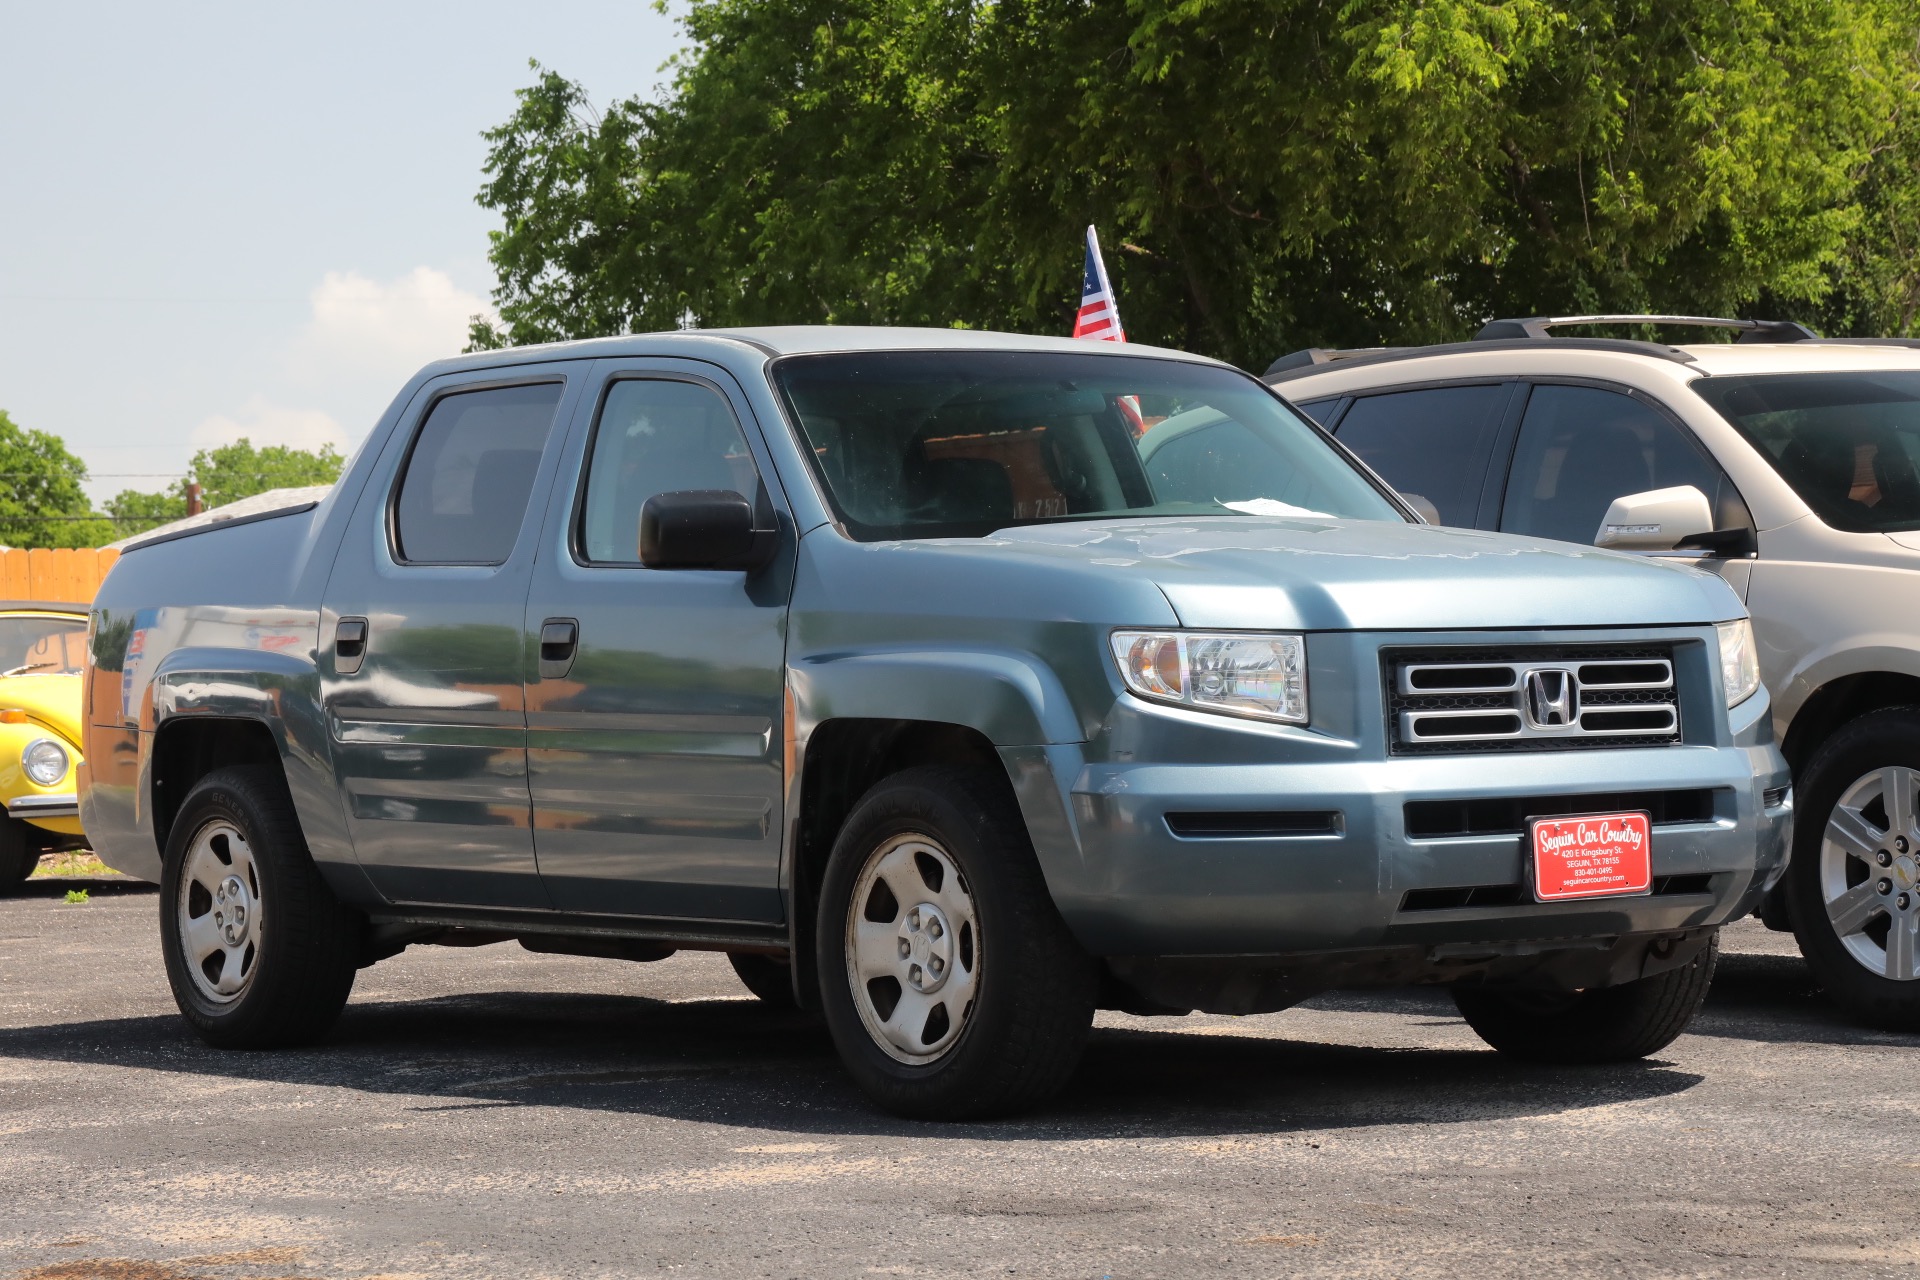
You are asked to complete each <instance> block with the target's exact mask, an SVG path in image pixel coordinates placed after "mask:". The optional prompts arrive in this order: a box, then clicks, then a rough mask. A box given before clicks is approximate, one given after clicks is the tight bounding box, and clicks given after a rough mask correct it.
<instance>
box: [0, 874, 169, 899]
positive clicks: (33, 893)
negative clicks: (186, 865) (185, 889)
mask: <svg viewBox="0 0 1920 1280" xmlns="http://www.w3.org/2000/svg"><path fill="white" fill-rule="evenodd" d="M74 889H84V890H86V892H87V896H88V897H90V898H116V897H125V896H129V895H139V894H148V893H158V892H160V886H159V885H157V884H149V883H148V882H146V881H145V880H135V879H134V878H133V877H132V876H34V877H33V878H32V879H30V880H23V881H21V882H20V883H19V884H18V885H15V886H14V887H13V888H12V889H9V890H8V891H7V893H6V897H8V898H64V897H66V896H67V894H68V893H69V892H70V891H72V890H74Z"/></svg>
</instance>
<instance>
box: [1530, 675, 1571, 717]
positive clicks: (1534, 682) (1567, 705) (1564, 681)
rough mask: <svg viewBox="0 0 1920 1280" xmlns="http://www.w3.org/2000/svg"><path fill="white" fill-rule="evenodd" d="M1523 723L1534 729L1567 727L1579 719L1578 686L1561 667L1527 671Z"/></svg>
mask: <svg viewBox="0 0 1920 1280" xmlns="http://www.w3.org/2000/svg"><path fill="white" fill-rule="evenodd" d="M1526 687H1527V723H1528V724H1529V725H1531V726H1532V727H1533V728H1535V729H1571V728H1573V727H1574V726H1575V725H1576V724H1578V723H1579V720H1580V686H1579V683H1578V682H1577V681H1575V680H1574V678H1573V672H1571V671H1569V670H1567V669H1566V668H1565V667H1536V668H1534V669H1533V670H1531V671H1529V672H1527V685H1526Z"/></svg>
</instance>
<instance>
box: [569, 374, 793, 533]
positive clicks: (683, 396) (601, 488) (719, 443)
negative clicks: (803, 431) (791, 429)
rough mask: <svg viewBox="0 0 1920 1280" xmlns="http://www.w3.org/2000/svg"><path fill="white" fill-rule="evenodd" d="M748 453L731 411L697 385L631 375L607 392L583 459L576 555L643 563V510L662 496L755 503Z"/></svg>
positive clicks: (708, 389) (707, 389)
mask: <svg viewBox="0 0 1920 1280" xmlns="http://www.w3.org/2000/svg"><path fill="white" fill-rule="evenodd" d="M758 480H759V472H758V471H757V470H756V469H755V468H754V465H753V455H752V454H750V453H748V452H747V441H746V437H744V436H742V435H741V434H740V424H739V423H738V422H736V421H735V420H734V416H733V410H732V409H730V408H729V407H728V406H727V402H726V400H725V398H724V397H722V396H721V395H720V393H719V392H717V391H715V390H713V389H712V388H711V387H706V386H702V385H700V384H699V383H697V382H669V381H665V380H656V379H643V378H629V379H625V380H622V381H620V382H616V383H614V384H613V386H612V387H610V388H609V389H608V390H607V395H606V402H605V403H604V404H603V405H602V406H601V408H600V421H599V422H598V423H597V424H596V425H595V427H594V433H593V454H592V456H591V457H590V458H589V459H588V462H587V497H586V501H585V503H584V504H582V508H581V516H580V522H581V531H580V550H581V552H582V555H583V556H584V558H585V559H586V560H588V561H589V562H591V563H595V564H638V563H639V562H640V508H641V507H643V506H645V505H646V503H647V499H648V498H651V497H653V496H654V495H655V494H660V493H677V492H680V491H682V490H687V489H731V490H732V491H733V492H735V493H739V494H743V495H745V496H746V497H747V498H748V499H750V500H751V499H752V498H753V497H754V495H755V492H756V491H757V489H758V487H759V485H758Z"/></svg>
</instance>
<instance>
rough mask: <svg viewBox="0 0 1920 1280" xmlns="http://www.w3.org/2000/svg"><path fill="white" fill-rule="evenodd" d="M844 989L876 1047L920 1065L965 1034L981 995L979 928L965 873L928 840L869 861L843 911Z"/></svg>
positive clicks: (888, 845) (885, 848)
mask: <svg viewBox="0 0 1920 1280" xmlns="http://www.w3.org/2000/svg"><path fill="white" fill-rule="evenodd" d="M845 951H846V957H847V985H848V987H849V988H850V989H851V990H852V994H853V1003H854V1007H855V1008H857V1009H859V1011H860V1021H861V1022H862V1023H864V1024H865V1025H866V1028H867V1034H868V1035H870V1036H872V1037H873V1042H874V1043H875V1044H876V1045H879V1046H880V1048H881V1049H882V1050H883V1051H884V1052H885V1053H886V1054H887V1055H888V1056H889V1057H891V1058H893V1059H894V1060H895V1061H898V1062H905V1063H909V1064H912V1065H915V1066H924V1065H926V1064H927V1063H930V1062H933V1061H935V1060H936V1059H938V1058H939V1057H940V1056H941V1055H942V1054H944V1053H946V1052H947V1050H949V1049H951V1048H952V1047H953V1045H954V1044H955V1042H956V1041H958V1040H959V1038H960V1034H961V1032H963V1031H964V1030H966V1026H967V1018H968V1017H969V1015H971V1014H972V1012H973V1004H974V1001H975V1000H976V999H977V998H978V996H979V993H980V923H979V919H978V916H977V914H976V912H975V910H974V905H973V895H972V894H971V893H970V892H968V890H967V886H966V882H965V881H964V880H963V879H962V878H961V876H960V869H959V868H958V867H957V866H955V865H954V862H953V859H952V858H950V857H948V856H947V852H946V850H944V849H942V848H941V847H940V846H939V844H938V843H936V842H935V841H934V840H933V839H932V838H931V837H928V836H925V835H918V834H913V835H901V836H894V837H893V838H891V839H889V840H888V841H886V842H885V843H884V844H882V845H881V846H880V847H879V848H877V849H875V850H874V851H873V853H872V854H871V855H869V856H868V858H867V865H866V866H865V867H863V868H861V871H860V878H859V879H858V880H857V881H855V883H854V886H853V903H852V906H851V907H850V909H849V910H848V911H847V937H846V947H845Z"/></svg>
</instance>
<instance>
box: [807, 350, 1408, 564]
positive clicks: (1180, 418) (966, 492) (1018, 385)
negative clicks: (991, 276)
mask: <svg viewBox="0 0 1920 1280" xmlns="http://www.w3.org/2000/svg"><path fill="white" fill-rule="evenodd" d="M773 376H774V381H775V383H776V385H777V386H778V387H779V389H780V393H781V395H782V396H783V397H784V398H785V400H786V403H787V407H788V410H789V412H790V414H791V416H792V418H793V420H794V421H795V422H796V423H797V424H798V425H799V427H800V430H801V432H802V433H803V434H804V436H805V437H806V441H807V444H808V445H809V446H811V450H812V453H813V458H814V464H815V466H816V467H817V468H818V471H819V474H820V477H821V479H822V480H823V481H824V482H825V484H826V487H827V490H828V492H829V495H830V497H831V500H832V502H833V506H834V509H835V513H836V514H837V515H838V516H839V518H840V521H841V523H842V525H843V526H844V527H845V528H846V529H847V532H848V533H849V534H851V535H852V536H853V537H855V538H858V539H861V540H862V541H873V540H876V539H882V538H906V537H979V536H983V535H985V534H988V533H991V532H993V531H994V530H995V529H1003V528H1006V527H1007V526H1009V525H1016V524H1035V523H1039V522H1042V521H1054V520H1087V519H1097V518H1101V517H1115V516H1140V515H1153V516H1160V515H1164V516H1178V517H1182V518H1191V517H1193V516H1196V515H1217V516H1228V515H1320V516H1336V517H1341V518H1345V519H1358V520H1404V519H1405V517H1404V516H1402V515H1401V514H1400V512H1399V511H1398V510H1396V509H1395V508H1394V506H1393V504H1392V503H1391V502H1390V501H1388V499H1387V498H1385V497H1384V496H1382V494H1381V493H1380V492H1379V490H1377V489H1376V488H1374V486H1373V485H1372V484H1371V483H1370V482H1369V481H1368V480H1367V479H1366V478H1365V477H1364V476H1363V475H1361V473H1360V472H1359V471H1357V470H1355V469H1354V467H1353V466H1352V465H1351V464H1350V463H1348V462H1347V460H1346V459H1345V458H1344V457H1343V456H1342V455H1341V454H1340V453H1339V452H1338V450H1336V449H1335V448H1334V446H1332V445H1331V444H1330V443H1328V441H1327V440H1326V439H1325V437H1323V436H1321V435H1320V434H1319V432H1318V431H1317V430H1316V429H1315V428H1313V427H1311V426H1309V425H1308V424H1307V423H1306V422H1305V421H1304V420H1303V419H1301V418H1300V417H1299V416H1298V415H1296V414H1295V413H1294V412H1293V411H1292V410H1290V409H1289V408H1288V407H1287V406H1286V405H1285V404H1284V403H1283V402H1281V401H1280V400H1279V399H1278V398H1277V397H1275V396H1274V395H1273V394H1272V393H1271V392H1269V391H1268V390H1267V389H1266V388H1265V387H1263V386H1261V385H1260V384H1259V383H1258V382H1255V381H1254V380H1253V379H1251V378H1248V377H1247V376H1245V375H1244V374H1240V373H1237V372H1235V371H1233V370H1231V369H1222V368H1216V367H1213V366H1209V365H1201V364H1186V363H1182V362H1179V361H1173V360H1158V359H1152V358H1148V357H1138V356H1120V355H1106V354H1091V353H1090V354H1087V355H1080V354H1078V353H1067V352H1057V353H1056V352H1016V351H986V352H978V351H968V352H955V351H885V352H860V353H852V354H840V355H821V356H798V357H790V358H788V359H785V360H781V361H780V362H778V363H777V364H776V365H775V366H774V373H773Z"/></svg>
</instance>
